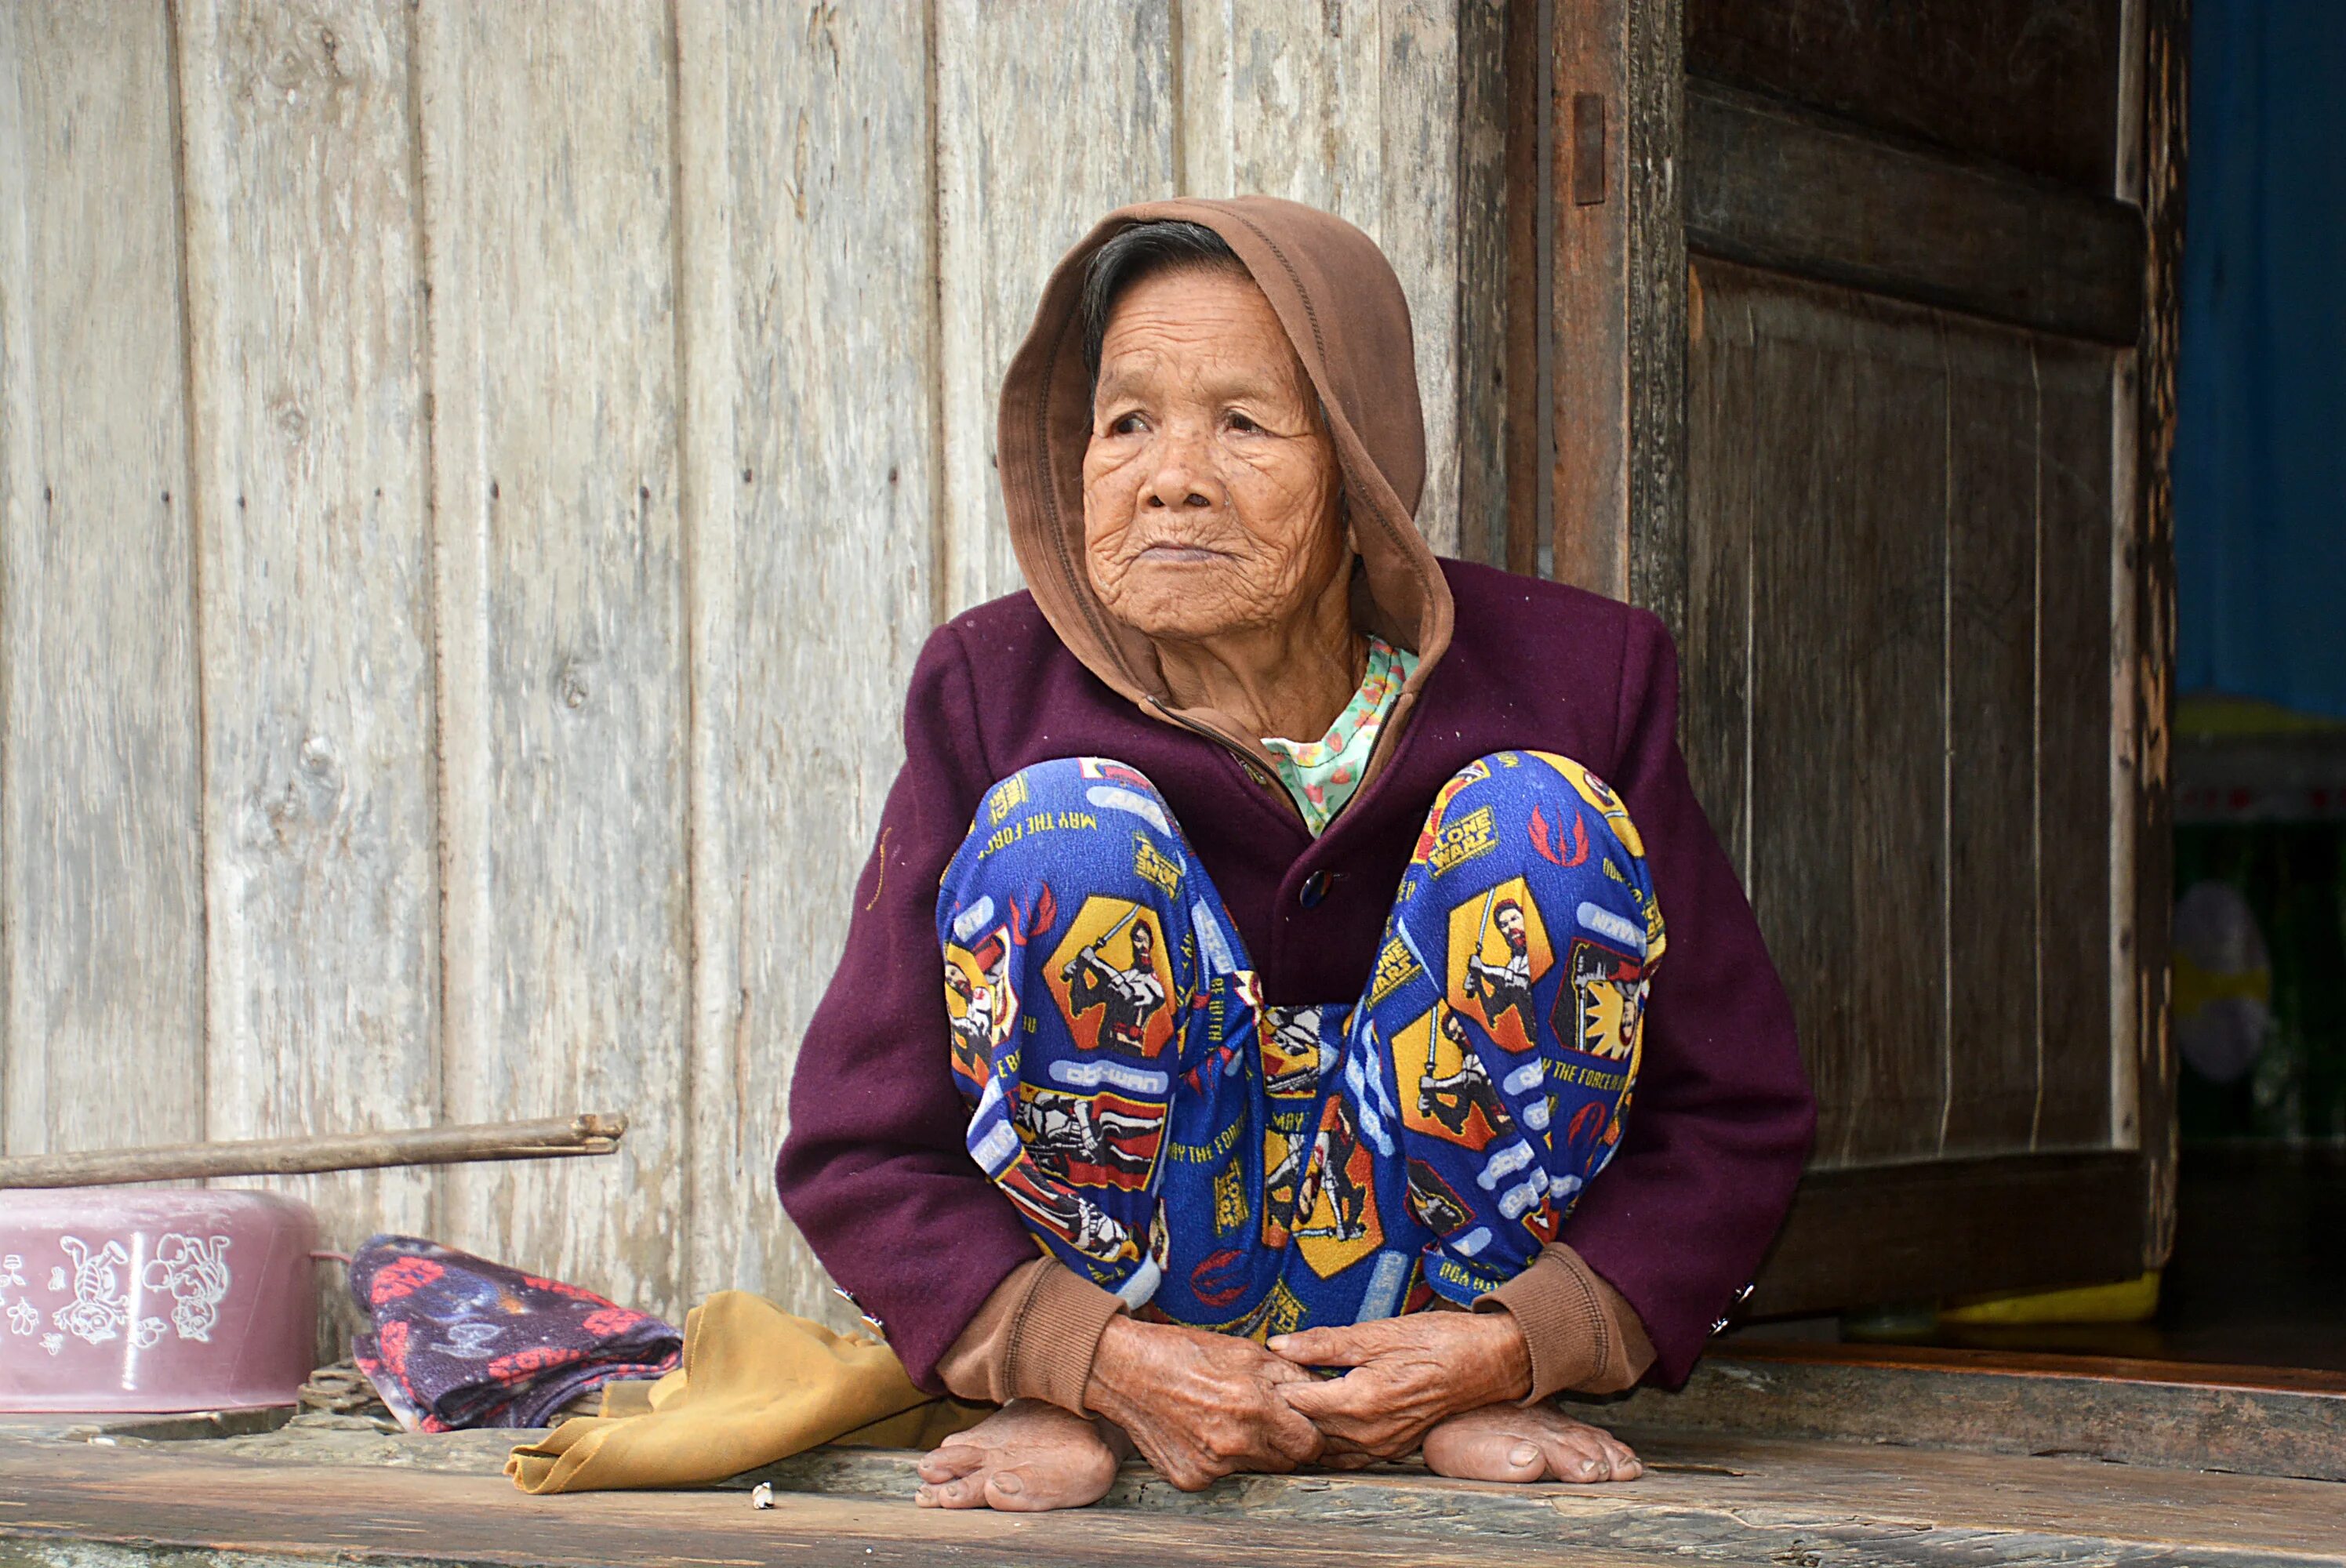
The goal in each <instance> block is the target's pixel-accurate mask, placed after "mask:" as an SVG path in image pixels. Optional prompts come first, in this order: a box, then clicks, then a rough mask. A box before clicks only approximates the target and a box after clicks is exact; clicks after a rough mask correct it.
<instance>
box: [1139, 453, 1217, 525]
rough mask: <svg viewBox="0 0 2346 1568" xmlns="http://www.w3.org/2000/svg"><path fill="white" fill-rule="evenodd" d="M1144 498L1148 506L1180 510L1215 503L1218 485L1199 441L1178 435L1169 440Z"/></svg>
mask: <svg viewBox="0 0 2346 1568" xmlns="http://www.w3.org/2000/svg"><path fill="white" fill-rule="evenodd" d="M1140 500H1141V504H1142V505H1144V506H1151V507H1157V508H1160V509H1163V510H1168V511H1176V512H1178V511H1190V510H1196V511H1203V510H1205V509H1207V508H1209V507H1210V506H1212V505H1213V504H1214V501H1215V487H1214V485H1213V483H1212V481H1211V480H1210V479H1209V477H1208V476H1207V473H1206V471H1205V463H1203V462H1202V461H1201V458H1200V454H1199V452H1198V450H1197V443H1195V442H1192V441H1185V440H1182V439H1181V438H1179V437H1178V436H1174V437H1170V438H1168V440H1167V441H1166V442H1165V444H1164V449H1163V451H1162V452H1161V453H1159V454H1158V461H1157V463H1156V466H1155V469H1154V471H1153V472H1152V473H1150V474H1149V476H1148V484H1146V485H1145V486H1143V487H1142V490H1141V496H1140Z"/></svg>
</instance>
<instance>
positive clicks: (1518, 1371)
mask: <svg viewBox="0 0 2346 1568" xmlns="http://www.w3.org/2000/svg"><path fill="white" fill-rule="evenodd" d="M1314 1367H1330V1368H1342V1369H1344V1372H1343V1375H1342V1376H1341V1377H1338V1378H1331V1379H1322V1378H1320V1377H1316V1376H1314V1375H1313V1373H1312V1372H1311V1370H1310V1369H1311V1368H1314ZM1531 1376H1532V1368H1531V1351H1530V1349H1529V1347H1528V1346H1527V1345H1525V1341H1524V1336H1523V1330H1522V1329H1520V1328H1519V1327H1517V1325H1516V1323H1515V1319H1514V1318H1513V1317H1512V1316H1511V1315H1510V1314H1508V1313H1505V1312H1414V1313H1412V1314H1410V1315H1409V1316H1407V1317H1403V1318H1388V1319H1382V1320H1380V1321H1377V1322H1372V1323H1360V1324H1355V1325H1354V1326H1352V1327H1351V1328H1348V1329H1304V1330H1302V1331H1301V1332H1300V1333H1294V1334H1285V1335H1281V1336H1280V1337H1278V1338H1276V1339H1271V1340H1270V1342H1269V1343H1268V1344H1267V1345H1258V1344H1256V1343H1255V1342H1254V1341H1253V1340H1251V1339H1239V1338H1238V1337H1236V1336H1234V1335H1228V1334H1215V1333H1209V1332H1208V1331H1206V1330H1204V1329H1186V1328H1181V1327H1178V1326H1176V1325H1173V1324H1168V1323H1142V1322H1137V1321H1136V1320H1134V1319H1130V1318H1117V1319H1115V1320H1114V1321H1113V1322H1111V1323H1110V1324H1109V1325H1108V1327H1107V1332H1106V1333H1104V1334H1102V1335H1101V1336H1100V1342H1099V1349H1098V1351H1097V1353H1096V1355H1095V1357H1094V1358H1093V1361H1092V1371H1091V1378H1090V1380H1089V1381H1088V1382H1087V1383H1086V1386H1085V1390H1084V1402H1085V1403H1086V1405H1087V1406H1089V1407H1090V1409H1091V1410H1092V1411H1093V1412H1094V1413H1096V1414H1098V1415H1102V1416H1105V1417H1107V1419H1108V1420H1112V1421H1114V1422H1116V1423H1117V1425H1118V1426H1120V1427H1122V1428H1123V1429H1124V1431H1125V1432H1126V1434H1127V1436H1129V1437H1130V1438H1131V1439H1132V1441H1133V1444H1134V1446H1135V1447H1137V1448H1138V1449H1139V1450H1140V1452H1141V1454H1142V1456H1143V1457H1145V1458H1146V1459H1147V1460H1148V1461H1149V1462H1150V1463H1151V1464H1153V1465H1155V1466H1156V1467H1157V1471H1158V1473H1159V1474H1160V1475H1162V1476H1164V1477H1165V1479H1166V1480H1168V1481H1171V1482H1172V1483H1173V1484H1174V1485H1175V1486H1177V1487H1179V1488H1180V1489H1181V1490H1182V1491H1184V1492H1195V1491H1198V1490H1199V1489H1200V1488H1202V1487H1205V1486H1207V1485H1209V1484H1210V1483H1211V1482H1213V1481H1216V1480H1218V1479H1219V1478H1220V1477H1222V1476H1225V1475H1230V1474H1234V1473H1236V1472H1238V1471H1290V1470H1293V1469H1294V1468H1295V1467H1296V1466H1298V1465H1301V1464H1311V1463H1313V1462H1315V1461H1316V1462H1319V1463H1322V1464H1329V1465H1333V1466H1336V1467H1339V1468H1346V1467H1350V1466H1354V1465H1362V1464H1367V1463H1369V1462H1371V1461H1374V1460H1379V1459H1398V1458H1400V1457H1402V1456H1403V1455H1404V1454H1407V1453H1409V1452H1410V1451H1413V1450H1414V1449H1415V1448H1416V1447H1417V1446H1418V1443H1419V1441H1420V1440H1422V1439H1423V1437H1424V1436H1425V1434H1426V1432H1427V1431H1429V1430H1431V1429H1432V1428H1433V1426H1434V1425H1435V1424H1436V1423H1438V1422H1440V1421H1442V1420H1446V1419H1447V1418H1449V1417H1451V1416H1454V1415H1458V1414H1461V1413H1463V1412H1464V1411H1466V1410H1480V1409H1482V1408H1483V1407H1484V1406H1485V1405H1492V1404H1499V1403H1503V1402H1507V1401H1512V1400H1520V1399H1522V1398H1523V1397H1524V1395H1525V1393H1527V1392H1529V1391H1530V1389H1531Z"/></svg>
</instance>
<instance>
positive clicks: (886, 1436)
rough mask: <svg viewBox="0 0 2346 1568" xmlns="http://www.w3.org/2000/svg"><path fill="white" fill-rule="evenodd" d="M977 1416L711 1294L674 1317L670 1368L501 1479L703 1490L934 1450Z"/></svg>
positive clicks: (795, 1326)
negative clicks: (832, 1451) (735, 1480)
mask: <svg viewBox="0 0 2346 1568" xmlns="http://www.w3.org/2000/svg"><path fill="white" fill-rule="evenodd" d="M987 1413H988V1412H987V1410H985V1409H984V1408H983V1407H979V1406H975V1405H964V1404H962V1403H960V1402H959V1401H957V1400H933V1399H931V1398H930V1397H929V1396H928V1395H926V1394H923V1392H921V1390H918V1389H916V1388H914V1387H913V1380H911V1379H910V1378H908V1377H906V1376H905V1375H904V1369H903V1365H902V1364H901V1363H900V1362H898V1360H897V1359H896V1356H895V1352H893V1351H892V1350H891V1349H888V1347H887V1346H885V1345H883V1344H881V1343H879V1342H878V1341H876V1340H872V1339H863V1338H862V1337H861V1336H859V1335H852V1334H834V1333H832V1332H831V1330H830V1329H826V1328H824V1327H823V1326H822V1325H821V1324H820V1323H814V1322H810V1321H809V1320H808V1319H804V1318H794V1317H792V1316H791V1315H790V1314H789V1313H788V1312H785V1311H783V1310H782V1309H781V1308H779V1307H777V1306H775V1305H774V1304H773V1303H772V1302H770V1301H769V1300H767V1299H766V1298H763V1297H761V1296H752V1295H750V1293H749V1292H748V1291H746V1290H722V1291H719V1292H718V1293H717V1294H716V1295H714V1296H711V1297H710V1298H709V1299H708V1300H707V1301H705V1302H703V1303H702V1304H701V1305H700V1306H699V1307H696V1308H693V1309H692V1311H691V1312H690V1313H689V1314H688V1315H687V1316H686V1318H685V1320H684V1365H683V1367H682V1368H681V1369H679V1370H677V1371H674V1372H670V1373H669V1374H668V1376H667V1377H665V1378H662V1379H661V1380H659V1381H658V1382H657V1383H620V1384H614V1385H612V1387H611V1388H610V1389H609V1390H606V1392H605V1395H604V1400H603V1413H602V1414H601V1415H599V1416H583V1417H579V1418H577V1419H575V1420H567V1421H565V1422H563V1423H562V1425H561V1426H559V1427H557V1428H556V1429H555V1430H554V1431H551V1432H549V1433H547V1434H546V1439H545V1441H542V1442H536V1443H526V1444H524V1445H523V1446H522V1447H520V1448H516V1449H515V1450H514V1451H513V1453H512V1455H511V1456H510V1457H509V1458H507V1459H506V1461H505V1473H506V1474H507V1475H509V1476H511V1477H513V1481H514V1484H515V1486H517V1487H519V1488H521V1489H522V1491H524V1492H610V1491H617V1490H621V1489H625V1488H642V1487H688V1486H706V1485H709V1484H710V1483H712V1482H715V1481H724V1480H726V1479H727V1478H729V1477H731V1476H736V1475H739V1474H740V1473H741V1472H742V1471H745V1470H755V1469H757V1468H758V1467H759V1466H760V1465H762V1464H771V1463H773V1462H774V1461H776V1460H780V1459H787V1458H789V1457H790V1455H791V1454H794V1453H799V1452H801V1451H804V1450H807V1449H811V1448H814V1447H816V1446H818V1445H820V1444H822V1443H827V1442H835V1443H852V1444H857V1445H860V1446H864V1447H871V1448H930V1447H933V1446H935V1445H936V1444H937V1443H938V1442H940V1441H943V1439H944V1438H945V1437H947V1436H949V1435H950V1434H952V1433H954V1432H957V1431H964V1430H965V1429H967V1428H969V1427H972V1426H974V1425H976V1424H977V1422H978V1421H979V1420H983V1419H984V1417H985V1415H986V1414H987Z"/></svg>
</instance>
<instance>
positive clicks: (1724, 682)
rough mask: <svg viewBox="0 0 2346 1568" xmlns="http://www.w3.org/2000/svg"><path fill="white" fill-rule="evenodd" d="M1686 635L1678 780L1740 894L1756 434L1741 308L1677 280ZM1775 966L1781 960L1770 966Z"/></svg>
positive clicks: (1753, 347)
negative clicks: (1697, 805)
mask: <svg viewBox="0 0 2346 1568" xmlns="http://www.w3.org/2000/svg"><path fill="white" fill-rule="evenodd" d="M1687 294H1688V307H1687V612H1686V613H1687V627H1686V635H1685V636H1684V638H1683V639H1682V640H1681V642H1680V644H1679V649H1678V653H1679V667H1680V669H1681V671H1682V672H1683V673H1682V674H1681V676H1680V681H1681V684H1682V685H1683V687H1684V688H1685V689H1684V691H1683V694H1682V700H1681V702H1680V704H1679V710H1678V711H1679V718H1678V730H1679V740H1680V744H1681V745H1682V746H1683V747H1684V748H1685V751H1686V759H1687V772H1688V776H1689V777H1690V778H1691V779H1692V780H1693V783H1694V788H1695V794H1696V796H1697V798H1698V799H1700V800H1701V801H1702V806H1703V810H1704V811H1705V813H1706V814H1708V815H1709V818H1710V825H1711V830H1712V831H1713V832H1715V833H1717V834H1718V835H1719V843H1720V845H1721V846H1722V847H1724V848H1725V850H1727V855H1728V859H1729V860H1732V861H1733V862H1734V864H1735V868H1736V870H1737V871H1738V872H1739V873H1740V874H1741V876H1742V878H1743V882H1744V886H1745V887H1746V888H1747V889H1749V887H1750V885H1751V799H1750V793H1751V748H1752V736H1751V657H1752V638H1753V636H1754V625H1753V622H1754V617H1755V615H1756V610H1755V606H1754V605H1753V602H1752V552H1753V550H1754V548H1755V547H1756V535H1757V531H1758V530H1759V529H1760V527H1761V526H1762V525H1763V524H1762V522H1761V519H1760V497H1759V496H1758V495H1757V494H1755V486H1754V480H1755V477H1756V475H1757V474H1758V473H1760V471H1761V468H1762V466H1763V465H1762V460H1761V453H1760V450H1759V437H1760V424H1759V422H1758V421H1757V420H1756V419H1754V418H1753V417H1751V414H1752V411H1751V410H1750V409H1749V408H1748V407H1747V406H1745V402H1744V398H1745V396H1746V395H1747V393H1748V388H1749V381H1750V376H1751V367H1752V363H1753V361H1754V357H1755V355H1756V353H1757V351H1758V347H1759V345H1758V343H1757V342H1756V341H1755V339H1754V334H1753V328H1752V323H1751V312H1750V309H1749V305H1748V303H1747V302H1746V301H1744V300H1739V299H1738V298H1737V297H1736V296H1735V295H1734V294H1733V293H1732V292H1731V291H1730V292H1729V293H1728V294H1726V295H1724V296H1722V297H1721V298H1720V299H1719V300H1717V301H1713V300H1710V299H1709V296H1708V295H1707V294H1706V293H1705V291H1704V289H1703V280H1702V274H1701V271H1700V270H1699V269H1689V270H1688V274H1687ZM1778 956H1779V958H1780V959H1781V958H1782V956H1783V955H1782V954H1779V955H1778Z"/></svg>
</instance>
